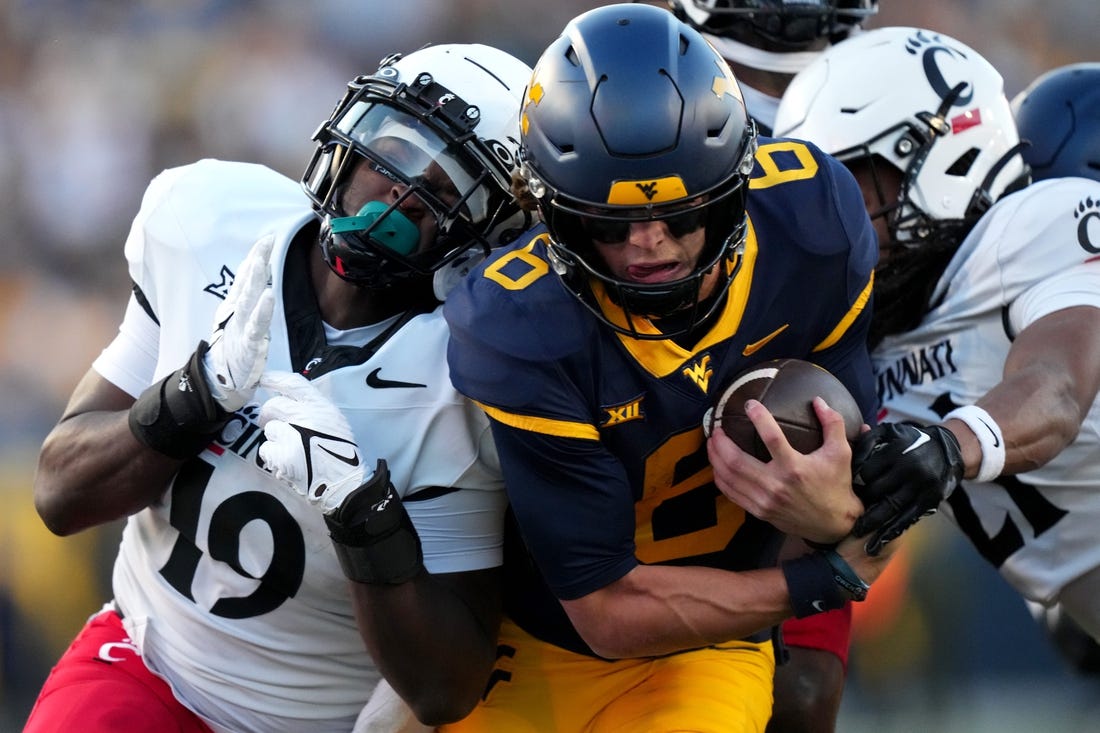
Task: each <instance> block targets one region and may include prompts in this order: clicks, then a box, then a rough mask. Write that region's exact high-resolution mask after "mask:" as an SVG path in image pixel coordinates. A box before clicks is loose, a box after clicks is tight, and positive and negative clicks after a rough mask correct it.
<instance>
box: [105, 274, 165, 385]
mask: <svg viewBox="0 0 1100 733" xmlns="http://www.w3.org/2000/svg"><path fill="white" fill-rule="evenodd" d="M159 340H160V326H158V325H157V322H156V321H154V320H153V318H152V316H151V315H150V314H149V313H146V312H145V309H144V308H142V307H141V305H140V304H139V303H138V301H137V298H135V297H134V296H133V295H131V296H130V300H129V301H128V302H127V303H126V314H125V315H124V316H123V317H122V323H121V324H120V325H119V327H118V335H117V336H115V338H114V340H113V341H111V343H110V344H108V345H107V348H105V349H104V350H103V351H102V352H101V353H100V355H99V356H98V357H97V358H96V360H95V361H94V362H92V368H93V369H95V370H96V371H97V372H98V373H99V375H100V376H101V377H103V378H104V379H106V380H107V381H108V382H110V383H111V384H113V385H115V386H116V387H118V388H119V389H121V390H122V391H123V392H125V393H126V394H128V395H130V396H131V397H134V398H137V397H138V395H140V394H141V393H142V392H144V391H145V388H146V387H148V386H149V385H150V384H152V383H153V373H154V372H155V371H156V368H157V343H158V341H159ZM181 366H182V365H181Z"/></svg>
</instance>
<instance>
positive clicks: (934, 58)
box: [905, 31, 974, 107]
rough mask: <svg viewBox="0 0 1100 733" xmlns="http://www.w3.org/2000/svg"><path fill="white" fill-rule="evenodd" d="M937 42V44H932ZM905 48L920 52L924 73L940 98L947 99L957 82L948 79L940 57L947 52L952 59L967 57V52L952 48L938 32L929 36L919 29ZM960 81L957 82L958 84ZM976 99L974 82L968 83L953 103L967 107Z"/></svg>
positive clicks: (914, 53)
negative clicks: (953, 82) (952, 82)
mask: <svg viewBox="0 0 1100 733" xmlns="http://www.w3.org/2000/svg"><path fill="white" fill-rule="evenodd" d="M932 44H935V45H932ZM905 50H906V51H907V52H909V53H911V54H913V55H914V56H916V55H918V54H920V56H921V63H922V64H923V66H924V75H925V77H927V78H928V84H929V85H930V86H931V87H932V90H933V91H934V92H935V93H936V94H937V95H938V96H939V98H940V99H947V95H948V94H950V93H951V91H952V90H953V89H954V87H955V84H951V83H949V82H948V81H947V79H946V77H945V75H944V73H943V68H942V67H941V65H940V57H941V56H943V55H944V54H946V55H947V56H948V57H949V58H952V59H963V60H965V59H966V54H965V53H963V52H962V51H959V50H958V49H955V48H951V47H950V46H948V45H947V43H946V42H945V41H944V40H943V38H942V37H940V36H939V35H938V34H936V35H933V36H927V35H925V34H924V32H923V31H917V32H916V33H914V34H913V35H912V36H910V37H909V38H908V39H907V40H906V42H905ZM957 83H958V82H956V84H957ZM973 99H974V84H973V83H970V84H968V85H967V89H966V91H964V92H963V93H962V94H960V95H959V96H958V97H957V98H956V99H955V100H954V103H953V106H955V107H965V106H966V105H968V104H970V102H971V101H972V100H973Z"/></svg>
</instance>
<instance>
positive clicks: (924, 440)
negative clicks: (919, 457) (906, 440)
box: [901, 433, 931, 456]
mask: <svg viewBox="0 0 1100 733" xmlns="http://www.w3.org/2000/svg"><path fill="white" fill-rule="evenodd" d="M929 440H931V438H929V437H928V433H921V434H920V437H919V438H917V439H916V440H914V441H913V443H912V445H910V446H909V447H908V448H906V449H905V450H903V451H902V452H901V454H902V455H903V456H904V455H905V454H906V453H908V452H909V451H911V450H916V449H917V448H920V447H921V446H922V445H924V444H925V443H927V442H928V441H929Z"/></svg>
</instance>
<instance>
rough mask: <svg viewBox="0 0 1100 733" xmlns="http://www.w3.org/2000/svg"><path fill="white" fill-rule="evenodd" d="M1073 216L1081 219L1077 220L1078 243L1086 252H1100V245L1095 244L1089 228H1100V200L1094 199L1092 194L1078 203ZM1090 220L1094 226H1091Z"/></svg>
mask: <svg viewBox="0 0 1100 733" xmlns="http://www.w3.org/2000/svg"><path fill="white" fill-rule="evenodd" d="M1073 218H1074V219H1078V220H1079V221H1078V222H1077V243H1078V244H1080V245H1081V247H1082V248H1084V250H1085V251H1086V252H1090V253H1092V254H1100V245H1097V244H1093V242H1092V237H1090V236H1089V229H1100V201H1097V200H1093V198H1092V197H1091V196H1090V197H1088V198H1086V199H1085V200H1084V201H1082V202H1080V203H1079V204H1077V208H1076V209H1074V211H1073ZM1090 222H1091V223H1092V224H1093V225H1094V226H1092V227H1090V226H1089V224H1090Z"/></svg>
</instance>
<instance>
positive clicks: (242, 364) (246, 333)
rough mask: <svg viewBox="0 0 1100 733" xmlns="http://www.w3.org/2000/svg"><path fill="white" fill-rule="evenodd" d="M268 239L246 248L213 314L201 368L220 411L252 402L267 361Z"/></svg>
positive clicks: (269, 306)
mask: <svg viewBox="0 0 1100 733" xmlns="http://www.w3.org/2000/svg"><path fill="white" fill-rule="evenodd" d="M274 244H275V237H274V236H273V235H268V236H266V237H263V238H262V239H260V240H259V241H257V242H256V243H255V244H254V245H252V249H251V251H249V253H248V256H247V257H245V259H244V262H242V263H241V266H240V268H239V269H238V271H237V274H236V276H235V277H234V278H233V286H232V287H231V288H229V294H228V295H227V296H226V298H225V300H224V301H223V302H222V304H221V305H220V306H218V310H217V312H216V313H215V314H214V331H213V333H212V334H211V336H210V348H209V349H208V350H207V351H206V353H205V354H204V355H203V360H202V365H203V373H204V374H205V376H206V381H207V382H209V384H210V394H211V396H212V397H213V398H214V399H215V400H216V401H217V403H218V405H220V406H221V408H222V409H223V410H225V411H226V412H236V411H237V410H239V409H241V408H242V407H244V406H245V404H246V403H247V402H248V401H249V400H250V399H252V394H253V393H254V392H255V390H256V385H257V384H258V383H259V380H260V374H261V373H262V372H263V370H264V365H265V364H266V363H267V349H268V344H269V343H270V342H271V313H272V310H273V307H274V303H275V299H274V295H273V294H272V291H271V263H270V257H271V249H272V247H273V246H274Z"/></svg>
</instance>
